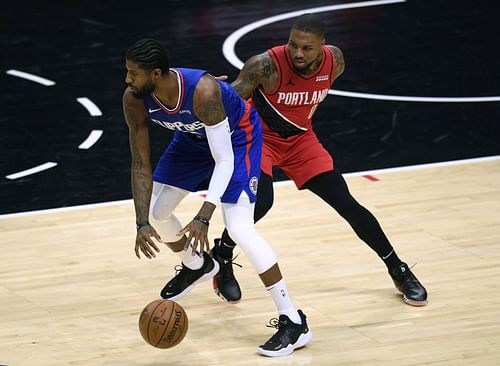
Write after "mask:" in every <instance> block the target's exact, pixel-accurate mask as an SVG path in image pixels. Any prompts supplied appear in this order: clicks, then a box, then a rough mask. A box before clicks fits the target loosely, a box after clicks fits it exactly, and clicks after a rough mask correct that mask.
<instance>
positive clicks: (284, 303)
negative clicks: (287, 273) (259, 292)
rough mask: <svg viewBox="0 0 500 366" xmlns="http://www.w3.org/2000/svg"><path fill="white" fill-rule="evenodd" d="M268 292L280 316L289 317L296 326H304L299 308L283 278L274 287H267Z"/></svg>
mask: <svg viewBox="0 0 500 366" xmlns="http://www.w3.org/2000/svg"><path fill="white" fill-rule="evenodd" d="M266 290H267V291H269V293H270V294H271V297H272V298H273V300H274V303H275V304H276V307H277V308H278V313H279V314H280V315H281V314H283V315H286V316H288V317H289V318H290V320H291V321H292V322H294V323H295V324H302V320H301V319H300V315H299V313H298V312H297V308H296V307H295V305H294V304H293V302H292V299H291V298H290V296H289V295H288V289H287V288H286V283H285V280H284V279H283V278H282V279H281V280H279V281H278V282H276V283H275V284H274V285H271V286H269V287H266Z"/></svg>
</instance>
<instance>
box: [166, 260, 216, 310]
mask: <svg viewBox="0 0 500 366" xmlns="http://www.w3.org/2000/svg"><path fill="white" fill-rule="evenodd" d="M175 270H176V271H177V272H176V274H175V277H174V278H172V279H171V280H170V281H168V283H167V284H166V285H165V287H163V289H162V290H161V292H160V296H161V297H162V298H163V299H168V300H172V301H175V300H178V299H180V298H182V297H184V296H186V295H187V294H188V293H189V292H190V291H191V290H192V289H193V287H194V286H195V285H197V284H198V283H200V282H203V281H207V280H209V279H211V278H212V277H213V276H215V275H216V274H217V272H219V263H217V261H216V260H214V259H212V258H211V257H210V256H209V255H208V253H206V252H204V253H203V265H202V266H201V268H200V269H189V268H188V267H186V266H185V265H184V263H182V264H181V265H180V266H176V267H175Z"/></svg>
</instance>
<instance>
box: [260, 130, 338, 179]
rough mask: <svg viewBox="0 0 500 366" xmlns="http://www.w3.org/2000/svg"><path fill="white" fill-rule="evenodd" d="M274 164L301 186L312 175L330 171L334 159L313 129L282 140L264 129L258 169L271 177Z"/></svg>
mask: <svg viewBox="0 0 500 366" xmlns="http://www.w3.org/2000/svg"><path fill="white" fill-rule="evenodd" d="M273 166H277V167H279V168H280V169H281V170H282V171H283V172H284V173H285V174H286V175H287V176H288V177H289V178H290V179H292V180H293V181H294V182H295V185H296V186H297V188H299V189H301V188H302V186H303V185H304V184H305V183H306V182H307V181H308V180H310V179H311V178H313V177H315V176H317V175H319V174H321V173H324V172H327V171H330V170H333V158H332V157H331V155H330V154H329V153H328V151H326V149H325V148H324V147H323V145H321V143H320V142H319V140H318V137H317V136H316V134H315V133H314V132H313V131H312V130H308V131H307V132H305V133H303V134H300V135H296V136H291V137H288V138H286V139H285V138H283V137H281V136H279V135H277V134H275V133H272V132H271V133H270V132H269V131H266V129H264V145H263V147H262V166H261V169H262V171H263V172H264V173H266V174H267V175H270V176H272V175H273V174H272V173H273Z"/></svg>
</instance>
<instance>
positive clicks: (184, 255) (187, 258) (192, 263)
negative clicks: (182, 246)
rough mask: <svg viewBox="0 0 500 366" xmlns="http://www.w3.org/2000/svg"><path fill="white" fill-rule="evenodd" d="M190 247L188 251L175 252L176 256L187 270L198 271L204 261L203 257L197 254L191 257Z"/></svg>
mask: <svg viewBox="0 0 500 366" xmlns="http://www.w3.org/2000/svg"><path fill="white" fill-rule="evenodd" d="M192 253H193V252H192V249H191V246H190V247H189V248H188V250H181V251H180V252H175V254H177V256H178V257H179V258H180V259H181V261H182V263H184V265H185V266H186V267H187V268H189V269H200V268H201V266H203V263H204V261H205V259H204V257H203V256H200V255H199V254H198V252H197V253H196V254H195V255H192Z"/></svg>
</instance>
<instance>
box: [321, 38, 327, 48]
mask: <svg viewBox="0 0 500 366" xmlns="http://www.w3.org/2000/svg"><path fill="white" fill-rule="evenodd" d="M325 44H326V39H325V38H323V40H322V41H321V45H322V46H324V45H325Z"/></svg>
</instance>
